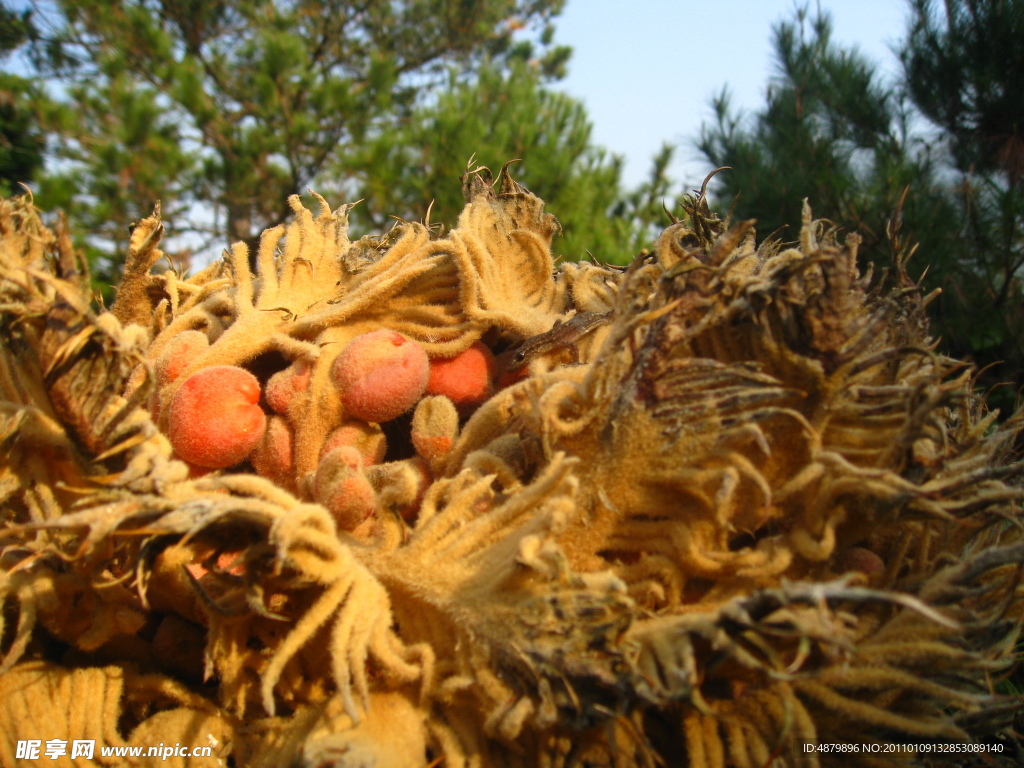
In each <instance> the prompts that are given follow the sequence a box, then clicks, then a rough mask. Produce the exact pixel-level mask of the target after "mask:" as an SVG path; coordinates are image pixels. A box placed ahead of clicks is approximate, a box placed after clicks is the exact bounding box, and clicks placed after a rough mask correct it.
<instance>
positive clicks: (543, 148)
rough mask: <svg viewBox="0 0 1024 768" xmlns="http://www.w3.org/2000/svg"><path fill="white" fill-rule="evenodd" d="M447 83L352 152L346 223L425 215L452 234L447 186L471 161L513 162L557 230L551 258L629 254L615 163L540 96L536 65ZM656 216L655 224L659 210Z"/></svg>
mask: <svg viewBox="0 0 1024 768" xmlns="http://www.w3.org/2000/svg"><path fill="white" fill-rule="evenodd" d="M449 78H450V79H449V85H448V87H447V88H446V89H445V90H443V91H441V92H439V93H438V94H437V98H436V99H434V100H433V101H431V102H430V103H427V104H424V105H423V106H422V107H420V108H418V109H416V110H414V111H413V112H412V113H411V114H410V115H408V117H406V118H405V119H403V120H401V121H399V122H398V123H397V124H395V125H393V126H386V127H383V128H382V129H381V130H379V131H378V132H377V133H376V134H375V135H374V136H373V137H372V139H371V140H369V141H368V142H367V143H366V145H365V147H364V148H363V149H362V153H361V154H359V153H358V152H357V155H358V156H359V158H360V166H359V171H360V178H361V184H360V186H359V191H358V193H357V194H356V197H358V198H361V199H363V201H364V204H363V205H361V206H359V207H357V208H356V209H355V211H354V215H355V216H360V215H361V216H362V217H363V218H364V219H369V221H370V223H371V224H372V226H374V227H376V228H382V227H386V226H387V220H386V219H384V218H381V215H382V214H385V213H386V214H393V215H395V216H400V217H402V218H406V219H423V218H424V217H425V216H426V212H427V210H428V208H429V209H430V220H431V221H433V222H440V223H443V224H445V225H447V226H452V225H454V223H455V219H456V217H457V216H458V214H459V212H460V211H461V210H462V207H463V205H464V202H465V201H464V200H463V198H462V194H461V192H460V189H459V186H458V185H457V184H455V183H453V181H454V180H455V179H457V178H458V177H459V176H460V175H461V174H463V173H465V172H466V170H467V161H470V160H471V155H472V162H473V163H475V164H482V165H487V166H489V167H491V168H492V169H493V170H494V171H495V172H496V171H497V169H498V168H499V167H501V165H502V164H503V163H504V162H506V161H509V160H516V161H517V162H516V163H515V165H514V166H513V167H512V168H511V171H512V173H513V175H514V177H515V178H516V180H517V181H519V182H520V183H522V184H524V185H525V186H526V187H528V188H529V189H530V190H531V191H533V192H535V193H536V194H537V195H539V196H540V197H541V199H543V200H544V201H545V203H546V204H547V209H548V210H549V211H552V212H554V213H555V214H556V215H557V216H558V219H559V221H560V222H561V224H562V235H563V237H562V239H561V240H560V241H556V244H555V247H556V250H557V251H558V252H560V253H561V254H563V255H564V256H565V257H566V258H569V259H578V258H581V257H585V256H586V252H588V251H589V253H590V254H592V255H593V256H595V257H596V258H599V259H601V260H605V261H623V260H625V259H628V258H630V257H631V256H632V250H631V249H635V248H638V247H640V240H641V239H642V235H641V234H640V230H639V228H638V227H637V226H636V224H635V222H634V221H633V220H632V219H631V218H630V215H629V213H630V211H631V209H630V208H629V207H628V205H626V204H625V203H623V201H622V192H621V186H620V172H621V161H620V159H619V158H617V157H612V156H609V155H608V154H607V153H606V152H604V151H603V150H600V149H597V148H595V147H594V146H593V144H592V143H591V124H590V122H589V120H588V118H587V115H586V111H585V110H584V108H583V105H582V104H580V103H579V102H577V101H575V100H573V99H572V98H570V97H569V96H567V95H565V94H563V93H560V92H557V91H554V90H550V89H546V88H544V87H543V80H544V73H543V71H542V70H541V67H540V66H539V65H538V64H537V63H536V62H531V61H528V60H524V59H522V58H518V59H516V60H513V61H512V62H511V64H510V66H509V67H508V68H507V69H503V68H501V67H498V66H495V65H493V64H492V65H487V66H484V67H482V68H481V69H480V70H479V71H478V72H477V73H476V74H475V75H474V76H473V77H471V78H466V77H462V76H460V74H459V73H458V72H456V71H452V72H451V73H450V76H449ZM343 160H348V158H347V157H346V158H343ZM349 167H351V166H349ZM658 215H659V216H660V217H664V214H663V213H662V212H661V210H660V209H659V210H658Z"/></svg>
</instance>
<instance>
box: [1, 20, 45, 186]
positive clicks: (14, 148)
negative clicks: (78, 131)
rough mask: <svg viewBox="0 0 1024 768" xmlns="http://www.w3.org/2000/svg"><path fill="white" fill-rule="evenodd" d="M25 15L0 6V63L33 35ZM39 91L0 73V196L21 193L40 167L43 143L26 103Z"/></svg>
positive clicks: (36, 96) (26, 81)
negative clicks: (20, 185)
mask: <svg viewBox="0 0 1024 768" xmlns="http://www.w3.org/2000/svg"><path fill="white" fill-rule="evenodd" d="M33 31H34V30H33V28H32V24H31V19H30V16H29V14H27V13H21V14H19V13H15V12H14V11H12V10H11V9H9V8H6V7H4V6H0V60H3V59H6V58H8V57H10V56H11V54H12V53H13V52H14V51H16V50H17V49H18V48H20V47H21V46H22V45H23V44H24V43H25V42H26V41H27V40H28V39H29V38H30V37H31V36H32V34H33ZM38 96H39V94H38V89H37V88H35V87H33V85H32V83H31V82H30V81H29V80H28V79H26V78H24V77H21V76H19V75H15V74H12V73H10V72H0V195H10V194H12V193H14V192H17V191H20V190H19V187H18V185H19V184H27V183H29V182H31V181H32V180H33V179H34V178H35V176H36V174H37V173H38V171H39V170H40V169H41V168H42V165H43V149H44V146H45V142H44V140H43V137H42V134H41V133H40V131H39V129H38V127H37V125H36V121H35V119H34V115H33V112H32V110H31V109H30V106H29V102H30V101H31V100H33V99H35V98H38Z"/></svg>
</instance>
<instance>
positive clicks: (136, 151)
mask: <svg viewBox="0 0 1024 768" xmlns="http://www.w3.org/2000/svg"><path fill="white" fill-rule="evenodd" d="M562 2H563V0H404V1H403V2H388V3H378V2H370V3H365V2H352V0H300V2H294V3H290V2H274V1H273V0H236V1H235V2H221V1H220V0H190V1H189V2H176V3H170V2H166V3H151V2H146V1H145V0H117V1H116V2H110V1H109V0H74V2H71V1H70V0H60V1H59V2H57V3H56V4H55V5H56V7H57V8H58V9H59V12H60V13H57V14H54V15H50V16H48V17H46V18H43V21H45V22H48V25H49V26H48V28H47V29H46V34H45V35H44V37H43V39H42V40H41V41H40V44H39V45H38V46H37V58H36V61H37V63H38V65H39V72H40V74H41V75H49V76H52V77H54V78H58V79H59V81H60V82H61V84H62V88H63V90H62V92H61V93H60V94H59V96H60V99H61V102H62V103H61V104H60V105H59V107H58V108H54V109H51V110H49V111H48V112H47V113H46V114H45V115H44V116H43V119H44V121H45V125H46V127H47V128H48V129H49V131H50V132H51V136H53V137H54V138H55V139H57V140H56V141H55V142H54V146H55V148H56V156H55V158H54V159H55V160H56V161H57V162H56V163H55V164H54V165H53V168H54V169H55V170H54V172H53V174H52V175H51V177H50V179H49V182H48V183H47V184H45V185H43V187H42V189H41V190H40V198H41V199H42V201H43V203H44V204H47V205H55V204H59V205H62V206H64V207H66V208H68V209H69V211H70V213H71V214H72V215H73V216H74V217H75V218H76V219H77V225H78V228H79V229H86V230H88V231H90V232H93V233H95V236H96V237H95V238H94V240H93V244H94V245H96V246H97V247H99V248H102V249H105V250H106V251H107V252H108V253H116V251H117V249H118V248H120V247H123V243H124V236H123V234H124V232H125V231H126V228H127V227H129V226H130V225H131V223H132V221H133V220H135V219H136V218H138V217H140V216H144V215H148V213H149V212H150V210H151V209H152V206H153V205H154V204H155V202H156V201H157V200H159V201H160V202H161V205H162V206H163V211H164V214H165V217H166V218H167V219H168V221H171V222H173V223H174V225H175V228H176V230H177V231H178V232H179V233H180V232H188V233H190V234H191V235H193V236H199V237H200V238H201V239H200V240H199V241H198V246H197V247H203V246H204V245H208V244H211V243H217V244H218V245H221V244H225V243H226V242H228V241H233V240H242V241H245V242H248V243H250V244H252V243H254V242H255V240H256V238H257V237H258V236H259V233H260V232H261V231H262V230H263V229H265V228H267V227H272V226H274V225H276V224H279V223H281V222H282V221H283V220H284V219H286V218H287V217H288V215H289V209H288V206H287V198H288V196H289V195H290V194H293V193H304V192H306V190H307V188H308V187H310V186H315V187H319V185H320V184H321V182H323V181H324V178H323V177H324V172H325V170H326V168H327V164H328V161H331V171H332V181H333V182H334V183H335V184H336V185H337V186H338V187H340V188H345V187H346V186H347V187H349V188H352V187H353V186H354V182H355V176H354V171H353V169H351V168H349V167H348V165H347V164H346V161H345V158H346V157H347V156H348V154H349V153H350V151H351V149H352V148H353V147H354V146H357V145H358V144H360V143H361V142H363V141H365V140H366V138H367V137H368V136H372V135H373V134H374V132H375V131H377V130H379V128H380V126H381V125H383V124H385V123H388V122H391V121H395V120H399V121H400V120H402V119H405V117H406V116H407V115H408V114H409V113H410V112H411V111H412V110H413V109H414V108H415V107H416V106H417V104H418V103H419V101H420V100H421V99H422V98H423V94H425V93H427V94H428V93H430V92H431V91H432V90H433V89H434V88H435V87H436V86H437V85H439V84H442V83H443V82H444V78H445V77H446V74H445V73H446V72H447V69H448V67H452V66H454V67H456V68H457V69H458V70H460V71H470V70H472V69H473V68H475V67H476V66H478V65H479V63H480V62H481V61H484V60H487V59H491V60H496V61H501V60H502V59H503V58H504V57H506V56H507V55H509V54H510V52H513V51H516V50H519V49H521V47H522V45H523V44H522V43H517V39H518V38H517V37H516V35H517V31H518V30H521V29H523V28H526V29H527V30H529V29H532V28H534V27H536V26H544V25H545V24H548V22H549V21H550V19H551V18H552V17H553V16H554V15H555V14H557V13H558V12H559V10H560V8H561V5H562ZM40 13H42V12H41V11H40ZM44 16H45V14H44ZM41 26H45V25H44V24H42V23H41ZM538 55H540V56H541V57H542V59H543V61H544V63H545V65H546V66H548V67H550V68H557V66H558V65H559V63H560V62H564V59H565V56H566V52H565V51H564V50H563V49H560V48H558V47H557V46H553V45H551V46H547V47H546V48H545V50H544V51H542V52H541V53H540V54H538ZM186 222H187V224H186ZM193 242H196V241H195V240H193Z"/></svg>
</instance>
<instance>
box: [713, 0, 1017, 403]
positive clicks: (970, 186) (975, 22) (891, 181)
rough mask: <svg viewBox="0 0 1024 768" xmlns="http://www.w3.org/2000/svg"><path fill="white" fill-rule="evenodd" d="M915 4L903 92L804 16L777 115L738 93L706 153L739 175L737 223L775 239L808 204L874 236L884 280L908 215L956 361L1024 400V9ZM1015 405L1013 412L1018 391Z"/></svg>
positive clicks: (770, 101) (782, 77)
mask: <svg viewBox="0 0 1024 768" xmlns="http://www.w3.org/2000/svg"><path fill="white" fill-rule="evenodd" d="M910 2H911V7H912V11H913V13H912V19H911V26H910V31H909V34H908V36H907V40H906V41H905V43H904V45H903V49H902V54H901V58H902V60H903V63H904V73H903V77H902V78H901V79H900V80H899V81H898V82H895V83H883V82H882V81H881V79H880V78H879V76H878V73H877V67H876V66H875V65H873V64H872V63H871V62H870V61H868V60H867V59H865V58H864V57H863V56H861V55H860V54H859V53H858V52H857V51H856V50H846V49H843V48H841V47H840V46H837V45H836V44H835V43H834V42H833V41H832V39H831V31H832V25H831V21H830V19H829V17H828V16H827V15H824V14H822V15H818V16H815V17H814V18H810V17H809V16H808V14H807V12H806V10H803V11H798V12H797V15H796V19H795V20H794V21H792V22H786V23H783V24H780V25H778V26H777V27H776V28H775V33H774V35H775V38H774V45H775V50H776V61H777V65H778V74H777V76H776V77H775V78H774V79H773V80H772V82H771V84H770V87H769V89H768V97H767V104H766V105H765V107H764V108H763V109H761V110H758V111H757V113H756V114H755V115H753V116H752V118H751V119H745V118H744V117H743V116H740V115H736V114H735V113H734V112H733V111H732V110H731V109H730V107H729V103H728V95H727V93H726V92H723V94H722V96H720V97H719V98H718V99H716V100H715V102H714V106H715V109H716V115H717V120H716V122H715V124H713V125H711V126H705V127H704V129H703V131H702V135H701V138H700V140H699V142H698V146H699V148H700V149H701V151H702V152H703V154H704V155H705V157H706V158H707V159H708V161H709V162H710V163H711V164H713V166H715V167H717V166H723V165H725V166H731V167H732V169H733V170H731V171H728V172H726V173H722V174H719V176H717V177H716V188H717V192H718V201H719V205H720V206H721V207H723V208H727V207H728V206H729V205H730V204H731V203H732V202H733V201H734V200H735V209H734V216H736V217H738V218H742V219H746V218H755V219H757V221H758V229H759V231H760V232H761V233H762V234H767V233H769V232H772V231H774V230H776V229H777V228H779V227H783V226H786V225H788V226H789V227H793V226H794V225H795V224H796V223H797V222H799V217H800V206H801V204H802V200H803V199H804V198H807V199H809V201H810V202H811V203H812V205H813V207H814V214H815V215H816V216H821V217H825V218H829V219H832V220H834V221H835V222H836V223H837V224H839V225H841V226H843V227H845V228H847V229H848V230H854V231H857V232H858V233H860V234H861V235H862V236H863V237H864V242H863V245H862V247H861V253H862V255H863V257H864V259H865V260H867V261H871V262H874V263H876V264H877V265H880V266H882V267H884V266H886V265H887V264H889V263H890V261H891V258H892V256H893V253H892V247H891V244H890V242H889V239H888V237H887V235H886V226H887V224H888V223H889V222H890V221H892V220H893V217H894V216H896V215H897V211H898V215H899V223H900V225H901V228H902V233H903V237H904V240H909V241H913V242H916V243H917V244H918V249H917V252H916V256H915V257H914V258H913V259H912V260H911V262H910V266H911V269H912V270H915V268H916V272H915V274H916V275H918V276H924V285H925V288H926V289H928V290H930V289H932V288H940V289H941V291H942V293H941V294H940V296H939V298H938V299H937V300H936V301H934V302H933V304H932V305H931V311H932V317H933V330H934V332H935V333H936V334H937V335H939V336H940V337H941V344H942V349H943V350H944V351H947V352H950V353H951V354H953V355H954V356H956V357H961V358H971V359H973V360H974V361H975V363H976V364H977V366H978V367H979V368H985V367H986V366H988V365H990V364H991V363H997V362H1001V363H1002V364H1001V365H1000V366H998V367H996V368H993V369H992V370H989V371H987V372H986V373H985V376H984V377H983V380H982V383H983V384H986V385H991V384H995V383H998V382H1000V381H1007V380H1010V381H1014V382H1016V383H1017V386H1018V387H1019V386H1020V385H1022V384H1024V344H1022V341H1021V340H1022V339H1024V316H1022V309H1021V305H1022V302H1021V293H1020V290H1021V289H1020V277H1021V275H1020V271H1021V268H1022V266H1024V261H1022V257H1024V244H1022V240H1021V232H1022V229H1021V225H1022V210H1024V209H1022V207H1021V185H1020V183H1019V182H1020V172H1019V169H1020V168H1024V164H1022V157H1024V155H1022V154H1021V153H1020V148H1021V147H1022V146H1024V144H1020V143H1019V141H1020V139H1019V136H1020V126H1021V119H1020V112H1021V110H1024V100H1021V99H1020V98H1019V95H1020V89H1019V83H1020V73H1021V71H1022V66H1021V63H1020V62H1021V61H1022V51H1024V36H1022V35H1021V34H1020V31H1021V30H1022V29H1024V25H1022V24H1021V21H1020V17H1021V13H1022V9H1024V0H1005V2H1004V1H1003V0H957V1H954V0H950V1H949V2H947V3H946V7H947V11H948V13H949V14H950V15H949V16H948V17H943V16H940V15H939V14H938V13H937V12H936V11H935V9H934V7H933V5H932V3H930V2H928V1H927V0H910ZM992 35H994V36H995V37H993V38H991V41H990V36H992ZM989 41H990V42H989ZM922 118H927V119H928V120H930V121H932V123H933V124H934V128H929V129H928V130H922V129H921V126H922V124H923V120H922ZM901 200H902V201H903V204H902V206H901V205H900V201H901ZM788 232H792V229H789V230H784V231H783V232H782V234H781V237H782V238H783V239H786V238H787V237H788V238H790V239H791V238H792V235H790V234H788ZM1002 398H1003V402H1002V403H1001V404H1002V405H1009V404H1012V392H1010V391H1007V392H1004V393H1003V395H1002ZM997 399H998V396H997Z"/></svg>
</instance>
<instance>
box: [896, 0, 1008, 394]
mask: <svg viewBox="0 0 1024 768" xmlns="http://www.w3.org/2000/svg"><path fill="white" fill-rule="evenodd" d="M910 7H911V19H910V27H909V31H908V35H907V39H906V42H905V43H904V44H903V47H902V49H901V50H900V59H901V61H902V63H903V82H904V83H905V85H906V88H907V90H908V92H909V94H910V97H911V98H912V99H913V102H914V105H915V106H916V107H917V108H918V109H919V110H920V111H921V113H922V114H923V115H924V116H925V117H926V118H927V119H928V120H929V121H931V123H932V124H933V125H935V126H936V127H937V128H938V129H939V131H941V136H942V140H943V143H944V145H945V146H946V147H947V148H948V156H949V158H950V166H951V168H952V173H951V174H950V176H951V178H952V180H953V183H954V184H955V189H956V192H957V195H956V199H957V203H958V207H959V211H958V213H959V215H958V216H957V219H956V221H957V224H958V232H957V235H958V237H957V239H956V240H955V241H954V242H953V243H951V245H953V246H954V247H955V248H956V251H955V257H954V258H956V261H957V266H958V267H959V268H958V269H957V270H956V275H955V278H956V279H954V280H948V281H946V284H945V285H944V286H943V287H944V288H945V289H946V290H945V292H944V295H943V298H942V299H941V301H940V302H939V303H938V304H937V306H936V310H937V311H938V312H939V313H940V314H939V318H940V320H941V321H942V325H943V327H944V329H946V333H947V334H948V339H949V341H950V343H951V345H952V346H953V348H954V349H956V350H964V349H966V350H969V351H972V352H973V353H974V356H975V358H976V359H977V360H978V361H979V362H981V363H983V364H984V363H989V362H998V361H1005V362H1004V364H1003V365H1001V366H999V367H998V368H997V369H996V375H1000V374H1002V375H1004V376H1005V375H1007V374H1010V376H1012V378H1013V380H1014V381H1015V382H1016V383H1017V385H1018V388H1019V387H1020V386H1021V385H1022V384H1024V373H1022V372H1024V291H1022V286H1021V278H1022V269H1024V185H1022V183H1021V177H1022V174H1024V91H1022V83H1024V0H946V2H945V3H944V4H943V7H942V11H941V12H940V11H939V10H938V9H936V7H935V4H934V3H932V2H930V1H929V0H910Z"/></svg>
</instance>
